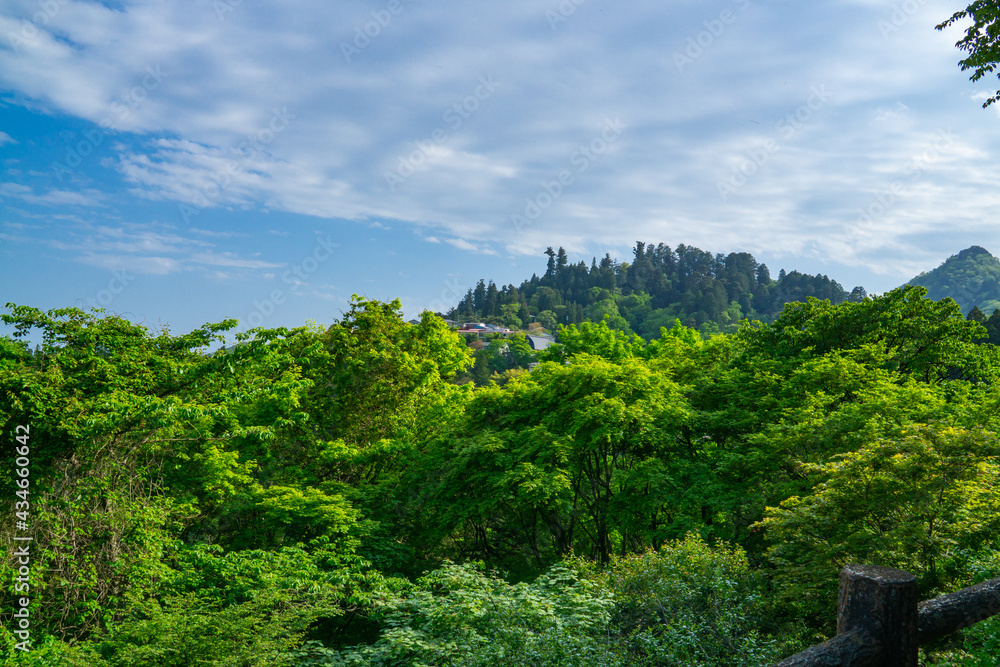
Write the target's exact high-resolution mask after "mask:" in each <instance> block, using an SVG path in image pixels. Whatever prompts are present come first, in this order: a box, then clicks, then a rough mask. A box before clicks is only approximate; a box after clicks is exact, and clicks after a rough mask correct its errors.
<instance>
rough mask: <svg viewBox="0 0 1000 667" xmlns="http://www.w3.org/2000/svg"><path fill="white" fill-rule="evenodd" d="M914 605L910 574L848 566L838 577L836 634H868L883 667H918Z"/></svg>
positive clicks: (913, 582)
mask: <svg viewBox="0 0 1000 667" xmlns="http://www.w3.org/2000/svg"><path fill="white" fill-rule="evenodd" d="M917 602H918V593H917V579H916V577H914V576H913V575H912V574H910V573H909V572H904V571H903V570H897V569H895V568H891V567H880V566H877V565H848V566H847V567H845V568H844V569H843V570H842V571H841V573H840V594H839V596H838V599H837V634H846V633H849V632H852V631H856V630H857V631H861V632H864V633H867V634H869V635H870V636H871V637H872V638H873V639H875V641H876V642H878V644H879V646H880V648H881V649H882V650H881V660H879V663H878V664H879V665H881V666H882V667H917V641H918V634H917V631H918V621H917V619H918V616H917Z"/></svg>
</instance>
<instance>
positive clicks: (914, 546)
mask: <svg viewBox="0 0 1000 667" xmlns="http://www.w3.org/2000/svg"><path fill="white" fill-rule="evenodd" d="M998 454H1000V444H998V442H997V439H996V437H995V435H993V434H991V433H987V432H982V431H975V432H974V431H966V430H963V429H957V428H954V427H947V426H940V425H930V426H915V427H910V428H907V429H905V430H904V432H903V433H902V435H901V436H900V437H898V438H894V439H880V440H877V441H875V442H871V443H868V444H866V445H864V446H862V447H861V448H859V449H858V450H856V451H853V452H850V453H846V454H843V455H841V456H838V457H836V458H835V459H834V460H831V461H830V462H829V463H825V464H822V465H817V466H814V467H815V469H816V472H819V473H821V474H822V475H823V476H824V477H825V478H826V481H824V482H822V483H820V484H819V485H817V486H816V487H815V489H814V491H813V492H812V494H810V495H808V496H805V497H792V498H789V499H787V500H785V501H783V502H782V503H781V505H780V507H779V508H770V509H769V510H768V514H767V518H766V519H764V521H762V522H761V525H762V526H763V528H764V529H765V530H766V531H767V533H768V537H769V539H770V541H771V542H772V546H771V548H770V549H769V552H768V553H769V555H770V557H771V559H772V560H773V561H774V562H775V564H776V565H777V566H779V568H780V569H779V573H778V575H777V580H778V581H779V582H780V583H781V584H782V585H783V586H784V588H785V590H786V594H787V595H788V596H789V597H792V598H794V599H795V605H796V606H800V608H801V609H803V610H804V611H815V609H816V608H826V609H829V604H830V602H831V596H832V595H833V594H834V593H835V590H836V575H837V572H838V571H839V570H840V569H841V568H842V567H843V566H844V565H847V564H848V563H855V562H862V563H879V564H882V565H887V566H890V567H897V568H900V569H903V570H907V571H909V572H913V573H914V574H916V575H917V576H918V581H919V583H920V584H921V587H922V589H923V591H924V593H925V597H928V595H927V594H928V593H936V592H940V591H939V590H938V589H939V588H940V587H941V586H942V585H945V587H946V588H950V586H951V585H952V584H954V583H955V582H954V581H949V579H950V578H951V577H948V576H947V573H948V572H949V571H952V572H953V571H962V570H963V569H964V567H963V566H967V563H963V562H961V561H962V559H963V553H964V552H965V551H967V550H969V549H970V548H972V547H974V546H977V545H979V544H982V543H983V541H984V540H985V539H988V538H989V537H991V536H992V535H993V534H995V531H996V530H997V527H998V521H1000V515H998V514H997V512H996V508H997V507H998V505H1000V494H998V492H997V490H996V488H997V481H998V473H1000V468H998V467H997V455H998ZM956 559H957V561H958V562H956Z"/></svg>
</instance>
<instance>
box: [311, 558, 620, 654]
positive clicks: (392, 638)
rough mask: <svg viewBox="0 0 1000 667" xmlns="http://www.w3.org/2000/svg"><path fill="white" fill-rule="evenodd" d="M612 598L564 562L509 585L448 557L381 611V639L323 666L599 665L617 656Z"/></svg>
mask: <svg viewBox="0 0 1000 667" xmlns="http://www.w3.org/2000/svg"><path fill="white" fill-rule="evenodd" d="M612 605H613V599H612V598H611V597H610V596H609V595H607V594H606V593H604V592H603V591H601V590H600V589H598V587H597V586H595V585H594V584H593V583H591V582H589V581H587V580H585V579H582V578H581V577H580V576H579V574H578V573H577V572H575V571H574V570H571V569H569V568H566V567H554V568H552V569H551V570H550V571H548V572H547V573H546V574H544V575H542V576H541V577H539V578H538V579H537V580H536V581H535V582H533V583H530V584H526V583H522V584H515V585H511V584H508V583H506V582H505V581H504V580H503V579H501V578H499V577H497V576H496V575H493V574H487V573H485V572H483V571H482V569H481V568H478V567H476V566H475V565H455V564H452V563H446V564H445V565H444V566H443V567H441V568H440V569H437V570H435V571H433V572H430V573H428V574H427V575H425V576H423V577H421V578H420V579H418V580H417V582H416V584H415V585H413V586H412V587H410V588H409V589H408V590H406V591H405V592H404V593H403V594H402V595H400V596H399V597H398V598H396V599H394V600H392V601H391V602H389V603H388V604H386V605H385V606H383V607H382V608H381V609H379V610H378V612H379V615H380V616H382V617H383V618H384V619H385V622H384V623H385V628H384V630H383V632H382V635H381V637H380V638H379V640H378V641H377V642H376V643H375V644H373V645H371V646H357V647H354V648H352V649H348V650H345V651H343V652H341V653H340V654H339V655H337V656H336V657H334V658H333V659H332V660H329V662H326V663H325V664H328V665H343V666H345V667H346V666H347V665H359V666H360V665H397V666H399V667H404V666H406V667H431V666H434V667H458V666H459V665H461V666H462V667H487V666H490V667H501V666H505V667H506V666H510V667H518V666H523V667H528V666H531V667H592V666H596V667H599V666H601V665H611V664H614V665H618V664H620V662H619V661H618V659H616V658H617V657H616V656H614V653H613V652H612V651H611V650H610V647H608V646H607V645H602V642H601V635H602V634H603V633H604V632H606V629H607V625H608V620H609V618H610V614H611V609H612Z"/></svg>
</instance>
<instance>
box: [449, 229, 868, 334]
mask: <svg viewBox="0 0 1000 667" xmlns="http://www.w3.org/2000/svg"><path fill="white" fill-rule="evenodd" d="M632 252H633V255H634V259H633V261H632V262H631V263H629V262H618V261H617V260H615V259H612V258H611V256H610V255H608V254H606V255H605V256H604V258H603V259H601V260H600V262H598V260H597V258H596V257H595V258H593V259H592V260H591V263H590V266H589V267H588V266H587V264H586V262H584V261H580V262H578V263H576V264H571V263H570V262H569V260H568V258H567V255H566V251H565V250H564V249H563V248H559V250H558V251H554V250H553V249H552V248H551V247H550V248H548V249H547V250H546V251H545V254H547V255H548V265H547V267H546V270H545V273H544V274H543V275H542V276H538V275H537V274H536V275H532V276H531V278H530V279H529V280H525V281H524V282H522V283H521V285H520V286H519V287H515V286H514V285H504V286H502V287H497V286H496V285H495V284H494V283H493V281H489V282H488V283H487V282H486V281H485V280H480V281H479V283H478V284H477V285H476V288H475V289H474V290H472V289H470V290H469V291H468V293H467V294H466V295H465V297H464V298H463V299H462V301H461V302H460V303H459V304H458V305H457V306H456V307H455V308H454V309H452V310H451V311H450V312H449V314H448V315H449V317H451V318H453V319H456V320H462V321H470V320H490V321H495V322H499V323H501V324H504V325H506V326H509V327H516V328H521V327H526V326H527V325H528V323H529V322H531V321H534V320H536V319H537V321H539V322H541V324H542V326H544V327H545V328H547V329H550V330H552V329H554V328H555V325H556V324H577V323H580V322H583V321H584V320H591V321H595V322H598V321H601V320H602V319H603V318H605V317H607V318H608V321H609V324H610V325H611V326H612V327H614V328H615V329H619V330H622V331H631V332H634V333H637V334H639V335H640V336H642V337H643V338H646V339H647V340H649V339H653V338H657V337H658V336H659V334H660V327H663V326H666V327H668V328H669V327H670V326H671V325H672V324H673V322H674V320H675V319H680V320H681V322H682V323H683V324H684V325H685V326H688V327H694V328H698V329H700V330H701V331H702V332H705V333H714V332H717V331H723V332H725V331H732V330H734V329H735V328H736V326H737V325H738V324H739V322H740V320H742V319H744V318H750V319H756V320H761V321H764V322H770V321H772V320H774V318H775V317H776V316H777V315H778V314H779V313H780V312H781V310H782V307H783V306H784V304H785V303H788V302H791V301H805V300H806V298H807V297H810V296H814V297H817V298H819V299H829V300H830V302H831V303H833V304H840V303H843V302H844V301H860V300H863V299H864V297H865V296H866V293H865V290H864V288H862V287H855V288H854V290H853V291H852V292H851V293H848V292H846V291H845V290H844V288H843V287H842V286H841V285H840V283H838V282H837V281H836V280H831V279H830V278H829V277H827V276H825V275H819V274H817V275H815V276H810V275H806V274H803V273H799V272H798V271H791V272H789V273H786V272H785V270H784V269H782V270H781V272H780V273H779V274H778V277H777V279H775V278H772V277H771V272H770V270H769V269H768V268H767V265H765V264H761V263H758V262H757V260H756V259H754V256H753V255H751V254H749V253H745V252H739V253H737V252H734V253H730V254H728V255H722V254H721V253H720V254H715V255H713V254H712V253H710V252H706V251H704V250H700V249H698V248H695V247H692V246H687V245H683V244H681V245H679V246H677V247H676V248H673V249H672V248H671V247H670V246H668V245H664V244H662V243H661V244H659V245H656V246H653V245H652V244H649V245H647V244H646V243H642V242H637V243H636V244H635V248H633V251H632Z"/></svg>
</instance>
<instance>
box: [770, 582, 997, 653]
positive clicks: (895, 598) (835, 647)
mask: <svg viewBox="0 0 1000 667" xmlns="http://www.w3.org/2000/svg"><path fill="white" fill-rule="evenodd" d="M998 612H1000V579H991V580H990V581H984V582H983V583H981V584H976V585H975V586H970V587H969V588H963V589H962V590H960V591H956V592H955V593H949V594H947V595H942V596H940V597H936V598H934V599H933V600H925V601H924V602H918V601H917V579H916V577H914V576H913V575H912V574H910V573H909V572H904V571H902V570H896V569H893V568H891V567H878V566H873V565H848V566H847V567H845V568H844V569H843V571H842V572H841V573H840V593H839V595H838V599H837V636H836V637H834V638H833V639H831V640H829V641H826V642H823V643H822V644H817V645H816V646H812V647H810V648H808V649H806V650H805V651H802V652H801V653H796V654H795V655H793V656H792V657H790V658H785V659H784V660H782V661H781V662H779V663H778V664H777V665H775V666H774V667H820V666H823V667H827V666H829V667H834V666H837V667H917V647H918V646H919V645H921V644H925V643H927V642H929V641H932V640H934V639H938V638H939V637H944V636H945V635H949V634H951V633H953V632H955V631H956V630H960V629H962V628H966V627H969V626H970V625H975V624H976V623H978V622H980V621H982V620H985V619H987V618H989V617H990V616H993V615H994V614H996V613H998Z"/></svg>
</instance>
